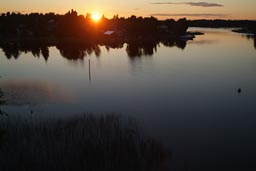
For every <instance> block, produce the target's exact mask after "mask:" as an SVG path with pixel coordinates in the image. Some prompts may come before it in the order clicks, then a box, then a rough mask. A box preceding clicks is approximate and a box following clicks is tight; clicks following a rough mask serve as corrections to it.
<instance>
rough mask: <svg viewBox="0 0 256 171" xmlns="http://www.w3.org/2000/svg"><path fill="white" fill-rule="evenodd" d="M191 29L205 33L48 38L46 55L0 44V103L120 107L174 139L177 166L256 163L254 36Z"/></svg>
mask: <svg viewBox="0 0 256 171" xmlns="http://www.w3.org/2000/svg"><path fill="white" fill-rule="evenodd" d="M191 30H193V31H195V30H196V31H202V32H204V33H205V35H201V36H197V37H196V38H195V39H194V40H193V41H188V42H187V43H186V44H184V43H181V44H177V43H176V44H175V43H174V44H168V43H159V44H149V45H146V46H136V45H135V46H133V45H128V44H124V45H121V46H118V47H116V48H112V47H110V46H103V45H100V46H97V47H94V48H92V49H88V50H86V51H84V52H81V51H78V52H77V51H76V48H75V47H74V48H71V49H65V48H64V49H61V51H60V50H59V49H60V48H59V49H57V48H56V47H49V57H47V55H44V56H45V57H43V55H42V54H38V53H37V52H33V51H32V52H27V53H25V52H24V51H23V52H15V53H16V55H10V54H8V53H4V49H1V50H0V75H1V78H0V88H2V90H3V91H4V92H5V98H6V100H7V103H8V105H7V106H4V107H3V109H4V110H5V111H6V112H7V113H9V114H12V115H27V114H28V113H30V110H31V109H32V110H33V111H34V113H36V115H37V116H40V117H46V116H47V117H53V116H54V117H62V116H67V115H71V114H72V115H73V114H79V113H89V112H93V113H108V112H115V113H120V114H122V115H124V116H132V117H135V118H136V119H137V120H138V121H139V122H140V123H141V124H142V125H143V127H144V128H145V131H146V132H148V133H149V134H150V135H152V136H154V137H155V138H157V139H159V141H161V142H163V144H164V145H165V146H167V147H168V148H170V149H171V151H172V152H173V158H172V161H171V162H172V169H173V170H230V169H232V170H254V169H256V162H255V161H256V146H255V145H256V137H255V135H256V124H255V123H256V100H255V99H256V47H255V37H254V38H253V37H252V38H250V37H249V36H246V35H241V34H237V33H232V32H231V31H230V30H228V29H202V28H191ZM74 46H75V45H74ZM5 52H6V51H5ZM15 53H14V54H15ZM46 53H47V50H46ZM72 55H76V56H78V57H79V59H77V57H76V58H72ZM7 57H8V58H7ZM89 60H90V62H89ZM238 88H241V90H242V92H241V93H238V91H237V90H238Z"/></svg>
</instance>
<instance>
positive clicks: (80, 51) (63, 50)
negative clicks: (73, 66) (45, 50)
mask: <svg viewBox="0 0 256 171" xmlns="http://www.w3.org/2000/svg"><path fill="white" fill-rule="evenodd" d="M56 48H57V49H58V50H59V51H60V54H61V55H62V56H63V57H64V58H66V59H68V60H77V59H80V60H83V59H84V57H85V56H90V55H92V53H94V54H95V55H96V56H97V57H99V56H100V54H101V50H100V47H99V45H98V44H79V43H75V44H71V43H59V44H58V45H57V46H56Z"/></svg>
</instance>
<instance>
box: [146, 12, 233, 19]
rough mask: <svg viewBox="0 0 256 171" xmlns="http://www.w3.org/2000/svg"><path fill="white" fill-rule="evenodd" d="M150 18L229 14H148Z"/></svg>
mask: <svg viewBox="0 0 256 171" xmlns="http://www.w3.org/2000/svg"><path fill="white" fill-rule="evenodd" d="M150 15H151V16H159V17H222V18H225V17H228V16H229V14H161V13H158V14H150Z"/></svg>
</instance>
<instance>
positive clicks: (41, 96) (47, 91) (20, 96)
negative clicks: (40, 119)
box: [0, 80, 72, 105]
mask: <svg viewBox="0 0 256 171" xmlns="http://www.w3.org/2000/svg"><path fill="white" fill-rule="evenodd" d="M0 87H1V88H2V90H3V91H4V99H5V100H6V103H7V104H8V105H28V104H32V105H38V104H51V103H70V102H71V101H72V96H71V93H70V92H68V90H67V89H65V88H64V87H63V86H62V85H59V86H57V85H52V84H50V83H48V82H46V81H25V80H23V81H17V80H9V81H0Z"/></svg>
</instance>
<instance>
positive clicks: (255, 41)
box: [254, 36, 256, 49]
mask: <svg viewBox="0 0 256 171" xmlns="http://www.w3.org/2000/svg"><path fill="white" fill-rule="evenodd" d="M254 48H255V49H256V36H254Z"/></svg>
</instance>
